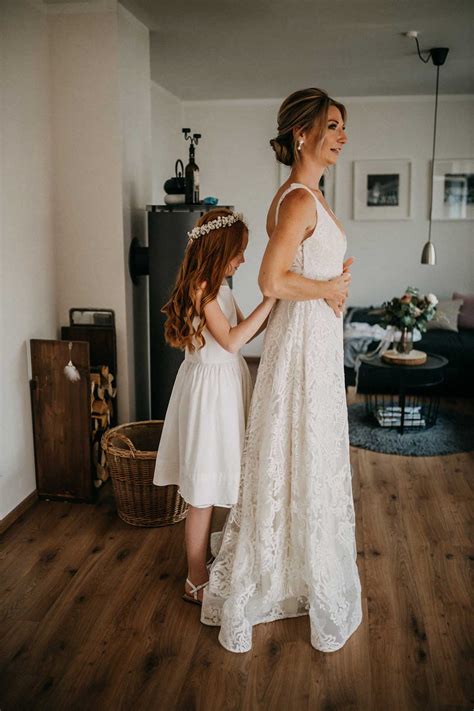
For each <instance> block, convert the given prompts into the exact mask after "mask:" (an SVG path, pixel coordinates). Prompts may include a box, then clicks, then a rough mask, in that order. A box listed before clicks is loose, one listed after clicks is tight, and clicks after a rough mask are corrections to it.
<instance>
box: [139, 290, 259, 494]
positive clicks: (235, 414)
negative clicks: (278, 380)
mask: <svg viewBox="0 0 474 711" xmlns="http://www.w3.org/2000/svg"><path fill="white" fill-rule="evenodd" d="M217 302H218V304H219V306H220V307H221V309H222V311H223V313H224V315H225V316H226V318H227V320H228V321H229V324H230V325H231V326H236V325H237V311H236V307H235V301H234V297H233V295H232V290H231V289H230V287H229V285H228V284H227V282H225V283H223V284H222V285H221V287H220V289H219V292H218V294H217ZM196 321H197V319H196ZM203 333H204V338H205V339H206V344H205V346H204V347H203V348H201V349H199V350H195V351H194V352H193V353H190V352H189V351H188V350H186V354H185V358H184V362H183V363H182V364H181V366H180V369H179V371H178V374H177V376H176V380H175V384H174V387H173V392H172V394H171V398H170V402H169V405H168V409H167V412H166V417H165V424H164V426H163V432H162V435H161V440H160V444H159V449H158V456H157V458H156V466H155V474H154V478H153V482H154V483H155V484H157V485H158V486H165V485H168V484H175V485H177V486H178V487H179V491H180V494H181V496H182V497H183V499H184V500H185V501H187V503H188V504H191V505H192V506H196V507H204V506H224V507H230V506H232V505H233V504H235V503H236V502H237V499H238V493H239V481H240V462H241V452H242V445H243V440H244V435H245V425H246V419H247V413H248V408H249V405H250V397H251V392H252V381H251V378H250V373H249V369H248V367H247V364H246V362H245V360H244V358H243V357H242V356H241V354H240V353H229V352H228V351H226V350H225V349H224V348H222V346H220V345H219V343H217V341H216V340H215V339H214V338H213V337H212V335H211V334H210V332H209V331H208V329H207V328H205V329H204V332H203Z"/></svg>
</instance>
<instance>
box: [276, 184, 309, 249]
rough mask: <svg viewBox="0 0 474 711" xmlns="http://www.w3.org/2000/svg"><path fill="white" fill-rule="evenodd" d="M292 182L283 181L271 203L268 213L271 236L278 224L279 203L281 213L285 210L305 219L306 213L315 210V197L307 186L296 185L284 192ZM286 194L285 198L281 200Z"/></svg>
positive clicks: (291, 214)
mask: <svg viewBox="0 0 474 711" xmlns="http://www.w3.org/2000/svg"><path fill="white" fill-rule="evenodd" d="M289 187H290V184H289V183H288V184H287V183H283V185H281V186H280V188H279V189H278V190H277V192H276V193H275V196H274V198H273V200H272V202H271V204H270V208H269V210H268V214H267V234H268V236H269V237H270V236H271V235H272V233H273V231H274V229H275V226H276V212H277V207H278V205H279V215H281V214H282V212H284V213H285V214H288V215H289V216H294V215H296V214H298V215H300V217H301V218H302V219H303V220H304V219H305V217H306V215H305V213H306V212H308V214H309V213H310V212H311V213H313V212H314V199H313V198H312V197H311V195H310V193H309V192H308V191H307V190H306V189H305V188H300V187H297V186H295V187H294V188H293V189H292V190H290V191H288V192H287V194H286V195H284V193H285V192H286V191H287V190H288V188H289ZM283 195H284V198H283V200H281V198H282V196H283Z"/></svg>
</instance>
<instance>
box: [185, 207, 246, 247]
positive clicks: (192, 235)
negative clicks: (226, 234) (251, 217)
mask: <svg viewBox="0 0 474 711" xmlns="http://www.w3.org/2000/svg"><path fill="white" fill-rule="evenodd" d="M234 222H243V223H244V225H245V226H246V227H247V223H246V222H245V220H244V217H243V215H242V214H241V213H240V212H232V213H231V214H230V215H219V217H216V219H215V220H210V221H209V222H206V223H205V224H204V225H201V226H200V227H194V228H193V229H192V230H191V232H188V237H189V241H190V242H193V241H194V240H195V239H199V237H202V235H207V234H209V232H211V230H219V229H220V228H221V227H230V226H231V225H233V224H234Z"/></svg>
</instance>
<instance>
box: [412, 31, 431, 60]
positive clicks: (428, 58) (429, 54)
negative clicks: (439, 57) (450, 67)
mask: <svg viewBox="0 0 474 711" xmlns="http://www.w3.org/2000/svg"><path fill="white" fill-rule="evenodd" d="M415 40H416V48H417V50H418V56H419V58H420V59H421V61H422V62H424V63H425V64H427V63H428V62H429V61H430V57H431V52H430V50H429V49H428V50H425V52H424V53H425V54H428V56H427V57H426V59H423V57H422V56H421V49H420V43H419V42H418V37H415Z"/></svg>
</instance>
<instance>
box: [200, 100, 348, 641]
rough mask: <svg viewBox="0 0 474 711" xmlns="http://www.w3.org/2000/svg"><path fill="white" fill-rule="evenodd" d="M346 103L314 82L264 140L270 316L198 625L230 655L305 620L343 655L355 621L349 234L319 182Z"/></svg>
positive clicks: (340, 139)
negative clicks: (234, 495) (258, 631)
mask: <svg viewBox="0 0 474 711" xmlns="http://www.w3.org/2000/svg"><path fill="white" fill-rule="evenodd" d="M345 117H346V110H345V108H344V106H342V105H341V104H339V103H338V102H336V101H335V100H333V99H331V98H330V97H329V96H328V95H327V94H326V93H325V92H323V91H321V90H319V89H306V90H302V91H298V92H295V93H294V94H292V95H291V96H289V97H288V98H287V99H286V100H285V101H284V102H283V104H282V106H281V108H280V111H279V114H278V136H277V137H276V138H275V139H273V140H272V141H270V143H271V145H272V147H273V150H274V151H275V153H276V157H277V159H278V160H279V161H280V162H282V163H285V164H286V165H291V166H292V172H291V175H290V178H289V179H288V181H287V182H286V183H284V184H283V185H282V186H281V188H280V189H279V191H278V192H277V194H276V195H275V198H274V200H273V202H272V204H271V206H270V210H269V213H268V220H267V229H268V234H269V236H270V240H269V243H268V246H267V249H266V252H265V255H264V257H263V261H262V265H261V269H260V275H259V284H260V287H261V289H262V291H263V293H264V294H265V295H268V296H273V297H276V298H278V299H279V301H278V302H277V304H276V306H275V307H274V309H273V311H272V314H271V316H270V321H269V324H268V327H267V332H266V336H265V341H264V347H263V353H262V358H261V362H260V367H259V371H258V376H257V381H256V384H255V390H254V394H253V398H252V403H251V409H250V415H249V420H248V427H247V432H246V437H245V443H244V451H243V455H242V472H241V481H240V492H239V500H238V503H237V504H236V505H235V506H234V507H233V508H232V509H231V512H230V514H229V518H228V520H227V523H226V526H225V529H224V532H223V537H222V543H221V547H220V550H219V553H218V555H217V557H216V560H215V561H214V563H213V566H212V568H211V571H210V579H209V585H208V587H207V589H206V590H205V591H204V599H203V607H202V614H201V621H202V622H203V623H204V624H208V625H220V627H221V629H220V633H219V641H220V643H221V644H222V645H223V646H224V647H225V648H226V649H228V650H230V651H232V652H246V651H248V650H249V649H250V648H251V646H252V628H253V625H256V624H259V623H262V622H271V621H273V620H279V619H282V618H286V617H296V616H299V615H309V619H310V626H311V644H312V645H313V647H315V648H316V649H318V650H321V651H323V652H332V651H336V650H337V649H340V648H341V647H342V646H343V645H344V643H345V642H346V641H347V639H348V638H349V637H350V635H351V634H352V633H353V632H354V630H355V629H356V628H357V627H358V626H359V624H360V622H361V619H362V612H361V599H360V598H361V589H360V582H359V574H358V569H357V564H356V556H357V553H356V545H355V517H354V504H353V498H352V484H351V468H350V461H349V441H348V425H347V406H346V397H345V387H344V368H343V340H342V318H341V315H342V307H343V304H344V301H345V299H346V297H347V289H348V286H349V282H350V274H349V266H350V263H351V262H352V260H348V261H347V262H345V263H344V262H343V259H344V254H345V252H346V236H345V234H344V231H343V230H342V227H341V225H340V224H339V223H338V222H337V220H336V217H335V216H334V214H333V213H332V212H331V211H330V208H329V206H328V205H327V203H326V201H325V200H324V196H323V194H322V193H321V191H320V190H319V189H318V184H319V181H320V178H321V176H322V174H323V172H324V170H325V169H326V168H327V167H328V166H331V165H334V164H335V163H336V161H337V158H338V156H339V153H340V151H341V149H342V148H343V146H344V144H345V143H346V140H347V138H346V134H345V125H344V122H345Z"/></svg>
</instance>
